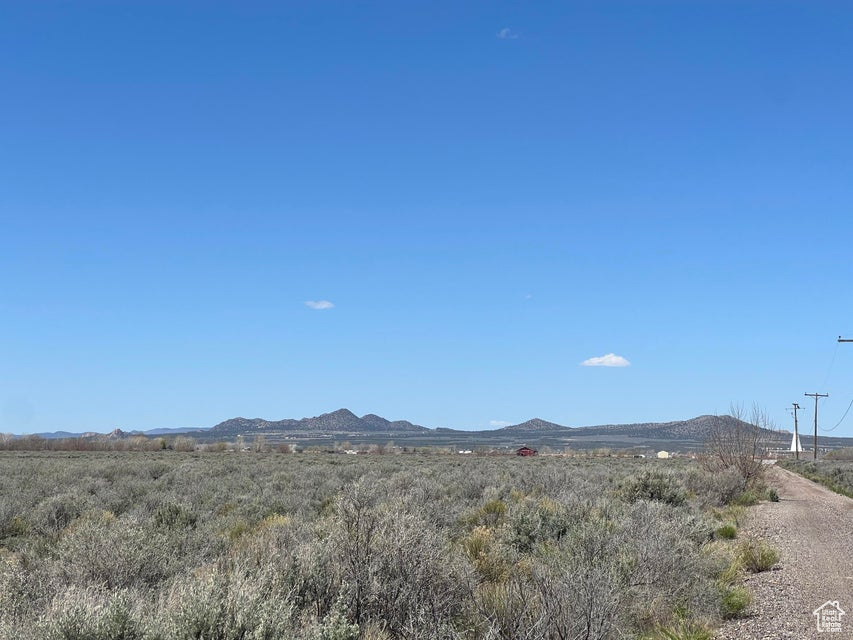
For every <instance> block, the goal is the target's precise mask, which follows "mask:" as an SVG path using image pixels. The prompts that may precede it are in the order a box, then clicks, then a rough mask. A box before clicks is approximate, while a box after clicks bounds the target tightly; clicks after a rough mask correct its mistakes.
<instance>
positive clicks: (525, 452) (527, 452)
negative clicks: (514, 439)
mask: <svg viewBox="0 0 853 640" xmlns="http://www.w3.org/2000/svg"><path fill="white" fill-rule="evenodd" d="M515 455H517V456H535V455H536V449H531V448H530V447H521V449H518V450H517V451H516V452H515Z"/></svg>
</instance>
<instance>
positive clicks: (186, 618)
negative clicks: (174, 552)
mask: <svg viewBox="0 0 853 640" xmlns="http://www.w3.org/2000/svg"><path fill="white" fill-rule="evenodd" d="M159 609H160V613H159V614H158V615H157V617H156V623H155V633H154V636H155V637H157V638H162V639H163V640H167V639H168V640H199V639H201V638H204V639H205V640H206V639H208V638H210V639H211V640H214V639H215V640H277V639H278V638H288V637H291V636H292V634H293V625H294V613H295V607H294V604H293V602H292V600H291V598H290V588H289V585H288V584H287V583H286V582H284V581H283V579H282V576H281V575H280V574H279V573H278V572H276V571H274V570H270V568H264V567H260V568H257V567H247V566H243V565H237V566H235V565H231V566H227V565H226V566H217V567H207V568H202V569H200V570H199V571H197V572H196V573H195V574H193V575H190V576H185V577H181V578H178V579H176V580H175V581H174V582H173V584H172V586H171V587H170V589H169V590H168V592H167V593H166V594H165V595H164V596H163V597H162V599H161V601H160V603H159Z"/></svg>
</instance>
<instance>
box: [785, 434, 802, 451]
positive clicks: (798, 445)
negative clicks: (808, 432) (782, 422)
mask: <svg viewBox="0 0 853 640" xmlns="http://www.w3.org/2000/svg"><path fill="white" fill-rule="evenodd" d="M788 451H790V452H791V453H796V452H798V451H799V452H800V453H802V451H803V443H802V442H800V436H799V435H792V436H791V448H790V449H788Z"/></svg>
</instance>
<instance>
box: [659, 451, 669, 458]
mask: <svg viewBox="0 0 853 640" xmlns="http://www.w3.org/2000/svg"><path fill="white" fill-rule="evenodd" d="M669 457H670V455H669V451H658V458H661V459H662V460H666V459H667V458H669Z"/></svg>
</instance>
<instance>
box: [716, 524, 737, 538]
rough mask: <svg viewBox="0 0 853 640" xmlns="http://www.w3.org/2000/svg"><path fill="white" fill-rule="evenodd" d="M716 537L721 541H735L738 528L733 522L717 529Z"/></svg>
mask: <svg viewBox="0 0 853 640" xmlns="http://www.w3.org/2000/svg"><path fill="white" fill-rule="evenodd" d="M714 537H715V538H719V539H720V540H734V539H735V538H736V537H737V526H736V525H734V524H732V523H731V522H727V523H726V524H724V525H722V526H720V527H717V529H716V530H715V531H714Z"/></svg>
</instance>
